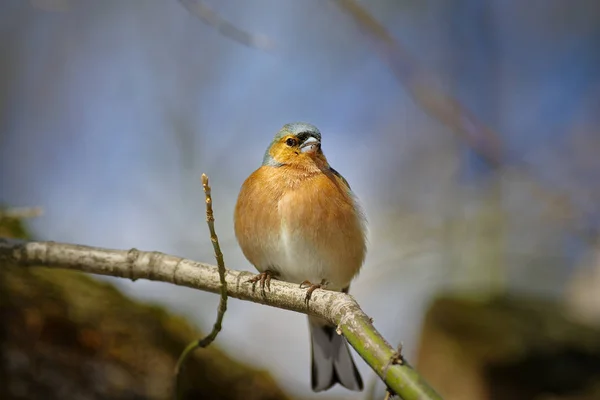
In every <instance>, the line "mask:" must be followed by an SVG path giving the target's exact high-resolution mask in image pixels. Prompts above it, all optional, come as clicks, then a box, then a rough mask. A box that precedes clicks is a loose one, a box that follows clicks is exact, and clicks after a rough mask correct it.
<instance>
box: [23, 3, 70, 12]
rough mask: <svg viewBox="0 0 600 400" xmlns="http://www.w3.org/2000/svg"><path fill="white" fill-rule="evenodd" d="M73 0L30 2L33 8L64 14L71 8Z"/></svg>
mask: <svg viewBox="0 0 600 400" xmlns="http://www.w3.org/2000/svg"><path fill="white" fill-rule="evenodd" d="M70 2H71V0H29V3H30V4H31V6H32V7H33V8H37V9H39V10H42V11H51V12H64V11H68V10H69V8H70V7H71V4H70Z"/></svg>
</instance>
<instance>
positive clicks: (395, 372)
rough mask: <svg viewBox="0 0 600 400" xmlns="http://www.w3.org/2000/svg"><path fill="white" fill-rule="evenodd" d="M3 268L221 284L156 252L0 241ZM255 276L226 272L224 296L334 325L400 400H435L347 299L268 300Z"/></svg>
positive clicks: (278, 287)
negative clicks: (254, 285)
mask: <svg viewBox="0 0 600 400" xmlns="http://www.w3.org/2000/svg"><path fill="white" fill-rule="evenodd" d="M8 266H17V267H23V268H24V267H36V266H44V267H50V268H61V269H70V270H78V271H84V272H89V273H93V274H100V275H110V276H116V277H122V278H128V279H132V280H136V279H140V278H142V279H149V280H153V281H161V282H169V283H174V284H176V285H179V286H186V287H191V288H195V289H200V290H204V291H207V292H212V293H221V290H222V288H223V285H222V284H221V277H220V274H219V271H218V268H217V267H215V266H212V265H208V264H204V263H199V262H196V261H193V260H188V259H183V258H180V257H175V256H171V255H167V254H163V253H159V252H146V251H139V250H137V249H131V250H129V251H127V250H108V249H102V248H98V247H88V246H82V245H73V244H65V243H54V242H24V241H19V240H14V239H0V268H5V267H8ZM252 276H255V275H254V274H251V273H249V272H245V271H235V270H231V269H230V270H228V271H227V274H226V275H225V280H226V282H227V295H228V296H229V297H235V298H237V299H242V300H249V301H253V302H255V303H260V304H266V305H269V306H273V307H278V308H281V309H285V310H291V311H297V312H300V313H303V314H308V315H314V316H317V317H321V318H323V319H325V320H327V321H328V322H329V323H331V324H333V325H336V326H339V329H340V331H341V332H342V334H343V335H344V337H346V339H347V340H348V343H350V345H351V346H352V347H354V349H356V351H357V353H358V354H359V355H360V356H361V357H362V358H363V359H364V360H365V362H366V363H367V364H368V365H369V366H370V367H371V368H372V369H373V371H375V373H376V374H377V375H378V376H379V377H380V378H381V379H382V380H383V381H384V382H385V384H386V385H387V386H388V387H390V388H391V389H392V390H393V391H394V392H395V393H397V394H398V395H399V396H401V397H402V399H404V400H417V399H418V400H441V397H440V396H439V395H438V394H437V393H436V392H435V391H434V390H433V389H432V388H431V387H430V386H429V385H428V384H427V383H426V382H425V381H424V380H423V378H422V377H421V376H420V375H419V373H418V372H417V371H415V370H414V369H412V367H411V366H410V365H409V363H408V362H404V363H402V364H401V365H391V366H390V367H389V368H388V369H387V371H386V373H385V374H384V371H383V370H384V368H385V366H386V365H387V363H388V361H389V360H390V359H391V358H392V357H393V356H394V354H396V350H395V349H394V348H393V347H392V346H391V345H390V344H389V343H388V342H387V341H386V340H385V339H384V338H383V337H382V336H381V335H380V334H379V332H378V331H377V330H376V329H375V327H374V326H373V324H372V323H371V321H370V319H369V317H368V316H367V315H366V314H365V313H364V312H363V311H362V310H361V308H360V306H359V305H358V303H357V302H356V301H355V300H354V298H353V297H352V296H350V295H347V294H344V293H339V292H334V291H331V290H318V291H316V292H315V293H313V296H312V298H311V301H310V303H309V305H308V306H307V305H306V304H305V302H304V295H305V291H304V290H302V289H300V288H299V287H298V285H296V284H291V283H288V282H283V281H272V282H271V291H270V292H269V295H268V296H262V294H261V293H260V291H258V290H252V285H249V284H244V282H245V281H247V280H248V278H250V277H252Z"/></svg>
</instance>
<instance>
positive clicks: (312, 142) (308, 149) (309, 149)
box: [300, 136, 321, 154]
mask: <svg viewBox="0 0 600 400" xmlns="http://www.w3.org/2000/svg"><path fill="white" fill-rule="evenodd" d="M320 145H321V142H319V141H318V140H317V139H316V138H314V137H312V136H310V137H309V138H308V139H306V140H305V141H304V143H302V144H301V145H300V151H301V152H303V153H309V154H312V153H316V152H317V150H319V146H320Z"/></svg>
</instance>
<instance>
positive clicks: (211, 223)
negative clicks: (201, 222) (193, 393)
mask: <svg viewBox="0 0 600 400" xmlns="http://www.w3.org/2000/svg"><path fill="white" fill-rule="evenodd" d="M202 187H203V189H204V195H205V198H206V223H207V224H208V230H209V231H210V241H211V242H212V245H213V249H214V251H215V258H216V259H217V267H218V269H219V280H220V283H221V288H220V293H221V299H220V300H219V308H218V312H217V320H216V321H215V324H214V325H213V328H212V331H211V332H210V333H209V334H208V335H207V336H205V337H204V338H202V339H199V340H196V341H194V342H192V343H190V344H189V345H188V346H187V347H186V348H185V350H183V352H182V353H181V356H179V360H178V361H177V365H176V366H175V395H176V398H180V397H181V396H180V389H181V388H180V385H179V380H180V372H181V369H182V366H183V363H184V362H185V360H187V358H188V357H189V356H190V355H191V354H192V352H193V351H194V350H196V349H198V348H204V347H208V346H209V345H210V344H211V343H212V342H213V341H214V340H215V339H216V338H217V335H218V334H219V332H220V331H221V327H222V323H223V317H224V316H225V311H227V280H226V279H225V275H226V274H227V269H226V268H225V262H224V260H223V253H222V252H221V246H220V245H219V237H218V236H217V233H216V232H215V216H214V213H213V208H212V196H211V192H210V186H209V185H208V176H206V174H202Z"/></svg>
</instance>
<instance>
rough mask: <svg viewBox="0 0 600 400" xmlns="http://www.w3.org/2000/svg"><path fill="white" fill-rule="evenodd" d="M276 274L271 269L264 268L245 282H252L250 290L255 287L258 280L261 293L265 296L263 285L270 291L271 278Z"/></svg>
mask: <svg viewBox="0 0 600 400" xmlns="http://www.w3.org/2000/svg"><path fill="white" fill-rule="evenodd" d="M275 276H276V274H275V273H274V272H273V271H270V270H266V271H264V272H261V273H260V274H258V275H256V276H255V277H252V278H250V279H248V280H247V281H246V283H252V291H254V289H255V288H256V284H257V283H258V282H260V290H261V292H262V295H263V296H265V295H266V293H265V287H266V288H267V290H268V291H269V292H270V291H271V279H272V278H274V277H275Z"/></svg>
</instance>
